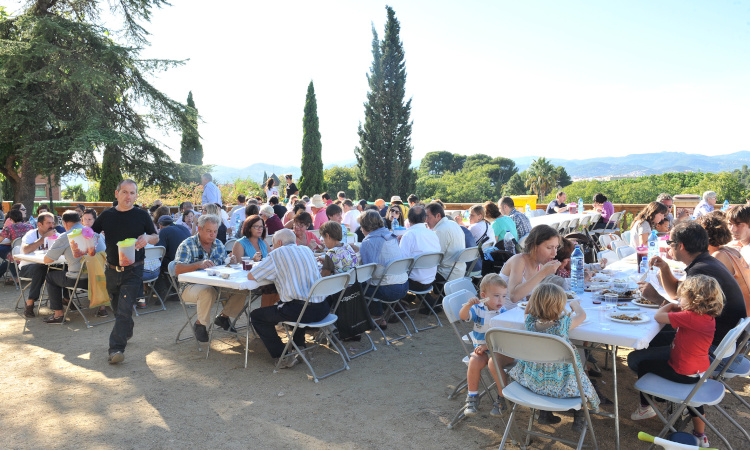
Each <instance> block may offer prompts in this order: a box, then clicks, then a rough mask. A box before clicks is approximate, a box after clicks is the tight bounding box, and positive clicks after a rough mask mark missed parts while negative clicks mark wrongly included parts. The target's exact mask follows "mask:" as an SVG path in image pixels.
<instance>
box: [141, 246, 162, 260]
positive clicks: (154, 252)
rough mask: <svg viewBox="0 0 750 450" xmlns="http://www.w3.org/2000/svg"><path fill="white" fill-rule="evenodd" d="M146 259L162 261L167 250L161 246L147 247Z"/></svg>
mask: <svg viewBox="0 0 750 450" xmlns="http://www.w3.org/2000/svg"><path fill="white" fill-rule="evenodd" d="M145 250H146V253H145V259H157V258H158V259H162V258H163V257H164V255H165V254H166V253H167V249H166V248H164V247H162V246H161V245H157V246H154V247H146V249H145Z"/></svg>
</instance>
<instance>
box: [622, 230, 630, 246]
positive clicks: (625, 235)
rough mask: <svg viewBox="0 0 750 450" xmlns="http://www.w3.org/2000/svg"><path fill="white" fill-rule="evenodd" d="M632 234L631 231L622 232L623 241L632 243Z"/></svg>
mask: <svg viewBox="0 0 750 450" xmlns="http://www.w3.org/2000/svg"><path fill="white" fill-rule="evenodd" d="M630 233H631V232H630V230H627V231H623V232H622V240H623V241H625V242H627V243H630Z"/></svg>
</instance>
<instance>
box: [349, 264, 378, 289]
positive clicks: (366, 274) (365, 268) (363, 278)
mask: <svg viewBox="0 0 750 450" xmlns="http://www.w3.org/2000/svg"><path fill="white" fill-rule="evenodd" d="M377 267H378V265H377V264H376V263H370V264H363V265H361V266H357V267H355V268H354V269H352V270H350V271H349V272H348V273H349V283H354V279H355V274H356V279H357V280H359V282H360V283H362V284H366V283H367V282H368V281H370V278H372V274H373V273H375V269H376V268H377Z"/></svg>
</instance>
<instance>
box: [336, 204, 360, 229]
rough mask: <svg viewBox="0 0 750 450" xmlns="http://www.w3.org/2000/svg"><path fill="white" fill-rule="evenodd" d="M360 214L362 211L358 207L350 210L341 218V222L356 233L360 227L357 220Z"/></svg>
mask: <svg viewBox="0 0 750 450" xmlns="http://www.w3.org/2000/svg"><path fill="white" fill-rule="evenodd" d="M360 214H361V213H360V212H359V211H357V210H356V209H352V210H349V211H348V212H347V213H346V214H344V218H343V219H342V220H341V223H343V224H344V225H346V228H347V229H349V230H351V231H352V233H355V232H356V231H357V230H358V229H359V222H357V219H358V218H359V215H360Z"/></svg>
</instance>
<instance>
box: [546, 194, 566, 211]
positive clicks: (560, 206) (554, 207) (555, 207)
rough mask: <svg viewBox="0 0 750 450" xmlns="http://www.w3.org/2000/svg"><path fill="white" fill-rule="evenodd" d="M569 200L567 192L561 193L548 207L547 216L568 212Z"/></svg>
mask: <svg viewBox="0 0 750 450" xmlns="http://www.w3.org/2000/svg"><path fill="white" fill-rule="evenodd" d="M567 199H568V195H567V194H565V192H563V191H560V192H558V193H557V195H556V196H555V199H554V200H552V201H551V202H550V203H549V205H547V214H557V213H564V212H567V211H568V204H567V203H565V201H566V200H567Z"/></svg>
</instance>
